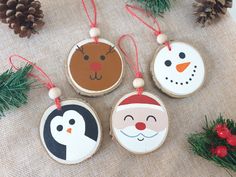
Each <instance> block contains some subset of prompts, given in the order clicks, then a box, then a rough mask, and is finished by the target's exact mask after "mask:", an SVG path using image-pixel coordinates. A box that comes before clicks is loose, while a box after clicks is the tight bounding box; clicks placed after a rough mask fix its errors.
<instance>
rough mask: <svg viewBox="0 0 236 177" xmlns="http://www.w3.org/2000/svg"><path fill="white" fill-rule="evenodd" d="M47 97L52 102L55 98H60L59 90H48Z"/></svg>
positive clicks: (54, 88)
mask: <svg viewBox="0 0 236 177" xmlns="http://www.w3.org/2000/svg"><path fill="white" fill-rule="evenodd" d="M48 96H49V97H50V98H51V99H52V100H54V99H56V98H59V97H60V96H61V89H59V88H58V87H53V88H51V89H50V90H49V92H48Z"/></svg>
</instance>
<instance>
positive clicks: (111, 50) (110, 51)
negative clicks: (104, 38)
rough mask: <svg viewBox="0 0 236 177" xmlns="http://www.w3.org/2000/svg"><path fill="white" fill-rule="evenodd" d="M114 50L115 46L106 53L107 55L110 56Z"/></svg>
mask: <svg viewBox="0 0 236 177" xmlns="http://www.w3.org/2000/svg"><path fill="white" fill-rule="evenodd" d="M114 48H115V46H110V48H109V50H108V52H107V53H106V55H108V54H109V53H112V52H114Z"/></svg>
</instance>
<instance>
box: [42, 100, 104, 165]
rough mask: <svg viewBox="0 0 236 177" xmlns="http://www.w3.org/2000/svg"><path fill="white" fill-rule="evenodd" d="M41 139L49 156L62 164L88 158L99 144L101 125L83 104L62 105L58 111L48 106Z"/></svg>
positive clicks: (92, 112) (66, 101) (92, 111)
mask: <svg viewBox="0 0 236 177" xmlns="http://www.w3.org/2000/svg"><path fill="white" fill-rule="evenodd" d="M40 137H41V140H42V142H43V145H44V147H45V149H46V150H47V152H48V154H49V155H50V156H51V157H52V158H53V159H54V160H56V161H58V162H60V163H63V164H76V163H79V162H82V161H84V160H86V159H88V158H90V157H91V156H92V155H93V154H95V152H96V151H97V150H98V148H99V145H100V142H101V125H100V121H99V118H98V116H97V114H96V112H95V111H94V110H93V109H92V107H91V106H90V105H89V104H87V103H86V102H84V101H82V100H76V99H70V100H65V101H61V109H60V110H58V109H57V107H56V106H55V105H52V106H50V107H49V108H48V109H47V110H46V111H45V112H44V114H43V117H42V120H41V123H40Z"/></svg>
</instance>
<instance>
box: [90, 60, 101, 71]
mask: <svg viewBox="0 0 236 177" xmlns="http://www.w3.org/2000/svg"><path fill="white" fill-rule="evenodd" d="M90 69H91V70H93V71H94V72H97V71H99V70H101V69H102V65H101V63H99V62H93V63H91V64H90Z"/></svg>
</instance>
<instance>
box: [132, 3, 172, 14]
mask: <svg viewBox="0 0 236 177" xmlns="http://www.w3.org/2000/svg"><path fill="white" fill-rule="evenodd" d="M132 1H136V2H137V3H138V4H139V5H140V6H141V7H142V8H144V9H146V10H147V11H149V12H151V13H152V14H153V15H154V16H158V15H160V14H163V13H164V12H166V11H167V10H169V9H170V6H171V3H170V0H132Z"/></svg>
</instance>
